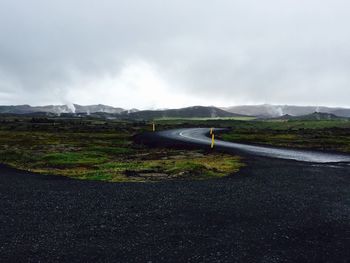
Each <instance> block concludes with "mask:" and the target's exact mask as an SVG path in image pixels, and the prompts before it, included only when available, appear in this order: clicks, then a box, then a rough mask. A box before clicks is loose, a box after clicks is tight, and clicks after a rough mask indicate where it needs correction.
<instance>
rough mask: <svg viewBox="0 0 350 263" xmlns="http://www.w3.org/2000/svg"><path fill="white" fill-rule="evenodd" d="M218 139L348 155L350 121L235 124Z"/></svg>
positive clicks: (289, 121) (288, 121) (349, 150)
mask: <svg viewBox="0 0 350 263" xmlns="http://www.w3.org/2000/svg"><path fill="white" fill-rule="evenodd" d="M218 138H221V139H223V140H226V141H232V142H244V143H255V144H264V145H273V146H282V147H293V148H305V149H317V150H323V151H338V152H345V153H350V121H348V120H309V121H303V120H287V121H252V122H245V123H236V125H233V126H232V127H231V128H230V129H229V130H227V131H224V132H222V133H221V134H220V135H219V136H218Z"/></svg>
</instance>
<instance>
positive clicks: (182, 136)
mask: <svg viewBox="0 0 350 263" xmlns="http://www.w3.org/2000/svg"><path fill="white" fill-rule="evenodd" d="M216 130H220V129H216ZM214 131H215V130H214ZM208 134H209V128H186V129H174V130H167V131H161V132H158V135H159V136H162V137H164V138H168V139H171V140H178V141H182V142H189V143H195V144H199V145H208V146H209V145H210V144H211V138H209V137H208ZM215 146H216V147H221V148H226V149H235V150H238V151H241V152H245V153H248V154H251V155H257V156H265V157H271V158H278V159H287V160H296V161H303V162H312V163H339V162H342V163H350V156H349V155H346V154H335V153H324V152H317V151H307V150H293V149H283V148H275V147H267V146H253V145H247V144H243V143H233V142H226V141H220V140H215Z"/></svg>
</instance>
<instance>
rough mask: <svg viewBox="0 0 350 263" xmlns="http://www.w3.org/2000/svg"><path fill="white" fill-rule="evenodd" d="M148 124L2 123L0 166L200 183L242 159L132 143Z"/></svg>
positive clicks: (63, 120)
mask: <svg viewBox="0 0 350 263" xmlns="http://www.w3.org/2000/svg"><path fill="white" fill-rule="evenodd" d="M150 130H151V124H150V123H145V122H130V121H115V120H101V119H93V118H91V119H90V118H31V117H18V116H17V117H9V116H7V117H3V118H2V119H0V163H4V164H8V165H10V166H12V167H15V168H19V169H23V170H29V171H34V172H37V173H42V174H55V175H63V176H68V177H73V178H77V179H91V180H104V181H112V182H144V181H161V180H173V179H180V180H186V179H192V180H202V179H210V178H217V177H223V176H228V175H231V174H233V173H235V172H237V171H238V170H239V168H240V167H242V166H243V163H242V162H241V159H240V158H239V157H238V156H232V155H228V154H221V153H215V152H203V151H200V150H198V151H196V150H176V149H164V148H148V147H146V146H143V145H138V144H136V143H134V140H133V137H134V136H135V135H136V134H139V133H142V132H145V131H150Z"/></svg>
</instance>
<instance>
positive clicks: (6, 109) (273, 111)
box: [0, 104, 350, 119]
mask: <svg viewBox="0 0 350 263" xmlns="http://www.w3.org/2000/svg"><path fill="white" fill-rule="evenodd" d="M33 113H50V114H57V115H60V114H63V113H70V114H87V115H88V114H97V113H98V114H106V115H114V116H116V117H122V118H133V119H154V118H179V117H180V118H181V117H183V118H193V117H199V118H208V117H237V116H255V117H260V118H277V117H282V116H283V118H289V117H290V118H292V117H297V116H304V115H310V114H314V113H327V114H331V115H334V116H339V117H347V118H348V117H350V109H349V108H339V107H338V108H332V107H318V106H293V105H270V104H263V105H243V106H232V107H221V108H218V107H213V106H208V107H205V106H193V107H186V108H181V109H163V110H141V111H140V110H137V109H130V110H126V109H123V108H117V107H112V106H108V105H103V104H97V105H87V106H82V105H78V104H70V105H47V106H30V105H16V106H0V114H33ZM331 115H330V116H331ZM315 116H316V115H315ZM322 117H325V116H322Z"/></svg>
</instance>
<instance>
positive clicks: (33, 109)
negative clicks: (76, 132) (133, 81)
mask: <svg viewBox="0 0 350 263" xmlns="http://www.w3.org/2000/svg"><path fill="white" fill-rule="evenodd" d="M123 111H125V109H122V108H114V107H111V106H107V105H102V104H98V105H88V106H81V105H78V104H71V105H47V106H30V105H16V106H0V113H11V114H31V113H38V112H45V113H54V114H62V113H88V114H89V113H96V112H105V113H111V114H119V113H121V112H123Z"/></svg>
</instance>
